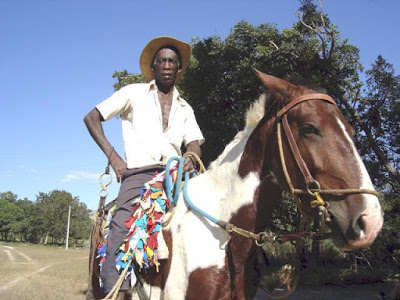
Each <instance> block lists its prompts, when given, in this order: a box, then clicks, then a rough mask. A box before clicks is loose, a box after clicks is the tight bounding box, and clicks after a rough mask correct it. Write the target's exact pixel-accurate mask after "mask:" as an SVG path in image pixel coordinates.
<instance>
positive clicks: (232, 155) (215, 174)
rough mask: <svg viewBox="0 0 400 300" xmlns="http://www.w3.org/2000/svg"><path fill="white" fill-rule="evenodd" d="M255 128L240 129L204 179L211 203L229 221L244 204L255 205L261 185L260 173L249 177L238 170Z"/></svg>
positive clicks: (222, 217)
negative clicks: (240, 173)
mask: <svg viewBox="0 0 400 300" xmlns="http://www.w3.org/2000/svg"><path fill="white" fill-rule="evenodd" d="M252 130H253V129H252V128H250V129H246V130H244V131H242V132H239V133H238V134H237V135H236V137H235V139H234V140H233V141H232V142H231V143H230V144H228V146H227V147H226V148H225V150H224V152H223V153H222V154H221V155H220V156H219V157H218V158H217V160H215V161H214V162H213V163H212V164H211V165H210V168H209V170H208V171H207V173H205V174H204V177H203V178H204V180H202V181H203V183H205V184H206V185H207V187H206V189H207V190H208V191H209V193H210V194H212V195H209V198H208V202H210V206H211V207H214V211H215V213H217V214H218V216H216V217H218V218H220V219H221V220H224V221H228V220H229V219H230V218H231V217H232V216H233V215H234V214H235V213H236V212H237V211H238V210H239V209H240V208H241V207H243V206H246V205H249V204H251V205H252V203H253V201H254V195H255V192H256V190H257V188H258V186H259V184H260V180H259V174H258V173H249V174H248V175H247V176H245V177H241V176H240V175H239V173H238V170H239V164H240V160H241V157H242V154H243V149H244V147H245V145H246V143H247V140H248V138H249V136H250V134H251V132H252Z"/></svg>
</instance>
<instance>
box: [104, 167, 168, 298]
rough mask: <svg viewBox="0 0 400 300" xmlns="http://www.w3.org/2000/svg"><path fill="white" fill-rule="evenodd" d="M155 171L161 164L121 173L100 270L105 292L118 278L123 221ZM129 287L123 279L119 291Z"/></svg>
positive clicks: (129, 213)
mask: <svg viewBox="0 0 400 300" xmlns="http://www.w3.org/2000/svg"><path fill="white" fill-rule="evenodd" d="M155 171H163V169H162V167H161V166H149V167H143V168H137V169H130V170H126V171H125V172H124V174H123V175H122V183H121V187H120V190H119V194H118V197H117V207H116V210H115V212H114V215H113V218H112V221H111V223H110V229H109V232H108V236H107V251H106V260H105V262H104V263H103V267H102V269H101V272H100V278H101V280H102V281H103V288H104V290H105V292H107V293H108V292H109V291H110V290H111V289H112V288H113V286H114V285H115V283H116V282H117V280H118V278H119V273H118V271H117V269H116V268H115V260H116V258H117V250H118V248H119V247H120V246H121V244H122V243H123V241H124V239H125V238H126V235H127V234H128V232H129V228H127V227H126V226H125V224H124V222H125V221H126V220H128V219H129V217H130V216H131V214H132V200H133V199H135V198H137V197H139V195H140V189H142V188H143V187H144V183H146V182H147V181H150V180H151V179H152V178H153V177H154V175H155ZM130 288H131V287H130V284H129V281H128V280H125V281H124V283H123V284H122V287H121V291H126V290H129V289H130Z"/></svg>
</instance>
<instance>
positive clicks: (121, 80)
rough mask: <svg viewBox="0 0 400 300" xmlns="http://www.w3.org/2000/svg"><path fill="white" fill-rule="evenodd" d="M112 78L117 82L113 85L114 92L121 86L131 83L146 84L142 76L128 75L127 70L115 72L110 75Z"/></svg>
mask: <svg viewBox="0 0 400 300" xmlns="http://www.w3.org/2000/svg"><path fill="white" fill-rule="evenodd" d="M112 78H116V79H117V82H116V83H115V84H114V90H115V91H118V90H119V89H120V88H122V87H123V86H125V85H128V84H131V83H140V82H146V80H145V78H144V76H143V75H142V74H132V73H128V71H127V70H123V71H115V72H114V74H113V75H112Z"/></svg>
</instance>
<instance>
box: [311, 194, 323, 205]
mask: <svg viewBox="0 0 400 300" xmlns="http://www.w3.org/2000/svg"><path fill="white" fill-rule="evenodd" d="M314 196H315V200H313V201H311V208H316V207H318V206H325V201H324V199H322V197H321V195H320V194H319V193H318V192H315V193H314Z"/></svg>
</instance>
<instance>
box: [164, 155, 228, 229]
mask: <svg viewBox="0 0 400 300" xmlns="http://www.w3.org/2000/svg"><path fill="white" fill-rule="evenodd" d="M173 161H178V175H177V176H178V177H177V179H176V184H175V193H174V197H172V190H173V189H174V186H173V182H172V178H171V174H170V173H169V170H170V166H171V163H172V162H173ZM184 162H185V158H184V157H171V158H170V159H169V160H168V162H167V164H166V166H165V181H164V184H165V187H166V190H167V191H166V193H167V197H168V199H169V200H170V202H171V204H172V205H175V204H176V202H177V201H178V199H179V192H180V189H181V184H182V172H183V164H184ZM195 176H196V175H195ZM188 185H189V172H186V173H185V183H184V185H183V198H184V199H185V202H186V204H187V205H188V207H189V209H192V210H194V211H195V212H197V213H199V214H200V215H202V216H203V217H205V218H207V219H209V220H210V221H211V222H213V223H215V224H217V225H218V226H221V225H220V224H219V223H218V220H217V219H216V218H214V217H213V216H210V215H209V214H207V213H206V212H204V211H203V210H201V209H200V208H198V207H197V206H196V205H194V204H193V202H192V201H191V200H190V198H189V195H188Z"/></svg>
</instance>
